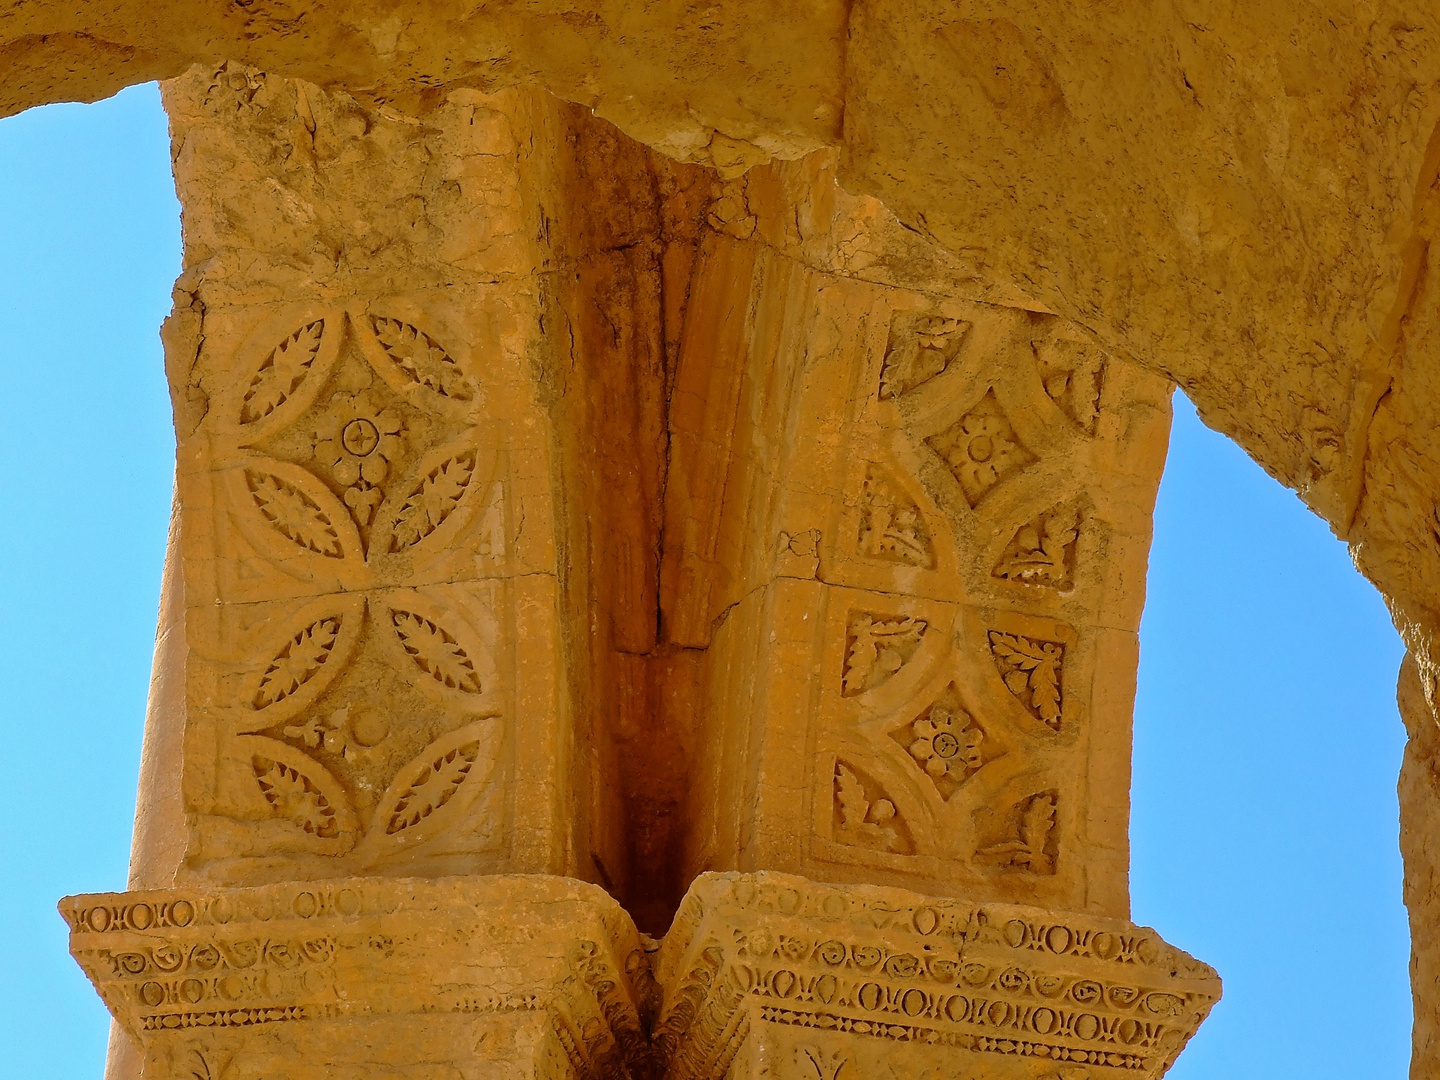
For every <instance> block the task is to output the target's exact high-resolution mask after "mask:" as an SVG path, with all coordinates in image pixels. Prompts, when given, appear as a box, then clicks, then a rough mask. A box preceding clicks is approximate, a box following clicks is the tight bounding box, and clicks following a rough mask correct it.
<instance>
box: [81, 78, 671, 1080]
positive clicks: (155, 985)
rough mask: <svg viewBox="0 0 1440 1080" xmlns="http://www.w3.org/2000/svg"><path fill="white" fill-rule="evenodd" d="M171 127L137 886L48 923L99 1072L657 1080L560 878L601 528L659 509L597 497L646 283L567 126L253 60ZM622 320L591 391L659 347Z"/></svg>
mask: <svg viewBox="0 0 1440 1080" xmlns="http://www.w3.org/2000/svg"><path fill="white" fill-rule="evenodd" d="M165 98H166V105H167V109H168V110H169V113H170V117H171V125H172V137H173V145H174V156H175V170H176V178H177V186H178V188H179V192H180V195H181V201H182V205H183V209H184V230H185V272H184V275H183V276H182V278H181V280H180V282H179V283H178V285H177V289H176V310H175V313H174V314H173V315H172V317H171V318H170V320H169V321H168V323H167V326H166V330H165V344H166V362H167V368H168V372H169V375H170V380H171V385H172V392H173V396H174V400H175V416H176V430H177V438H178V481H177V511H176V521H175V525H174V528H173V530H172V546H171V553H170V559H169V563H168V571H167V573H168V587H167V590H166V598H167V602H166V605H165V610H166V615H165V620H164V621H165V625H164V626H163V627H162V634H161V638H160V643H159V645H158V646H157V665H156V681H155V688H154V693H153V694H152V715H151V717H150V723H149V725H148V734H147V748H146V764H145V769H144V787H143V790H142V792H141V797H140V804H141V805H140V810H139V812H138V814H137V830H136V851H135V858H134V863H133V872H132V883H131V884H132V888H133V890H134V891H132V892H130V893H127V894H124V895H114V896H103V897H79V898H73V899H72V900H70V901H67V902H66V903H65V904H64V905H63V907H62V911H63V914H64V915H65V917H66V918H67V920H68V921H69V923H70V925H71V929H72V945H73V949H74V952H75V955H76V957H77V958H78V959H79V960H80V962H81V964H82V965H83V966H84V967H85V969H86V971H87V973H89V975H90V976H91V978H92V979H93V980H94V981H95V982H96V985H97V987H98V988H99V989H100V992H101V994H102V996H103V997H104V998H105V1000H106V1002H107V1004H108V1005H109V1006H110V1008H111V1010H112V1012H113V1013H114V1015H115V1017H116V1018H117V1020H118V1021H119V1022H120V1023H121V1024H122V1025H123V1028H124V1030H125V1033H126V1034H127V1035H128V1038H129V1040H130V1041H129V1042H128V1043H127V1042H126V1040H125V1039H124V1038H120V1039H117V1046H116V1053H115V1054H114V1055H113V1060H112V1076H115V1077H117V1078H118V1077H120V1076H124V1075H136V1062H135V1060H134V1054H133V1053H132V1051H136V1050H137V1048H138V1054H139V1055H140V1056H141V1057H143V1075H144V1076H146V1077H147V1078H153V1077H177V1078H185V1080H189V1078H191V1077H195V1076H201V1077H204V1078H205V1080H221V1078H222V1077H223V1078H225V1080H244V1078H248V1077H252V1076H254V1077H260V1076H264V1077H266V1078H267V1080H274V1078H275V1077H278V1076H297V1077H298V1076H309V1075H315V1074H317V1072H321V1073H325V1074H327V1075H347V1076H355V1077H357V1078H358V1077H361V1076H367V1077H368V1076H372V1075H373V1076H380V1075H389V1074H390V1072H391V1071H393V1070H395V1069H402V1068H403V1069H405V1070H406V1071H407V1075H427V1076H428V1075H434V1076H437V1077H438V1076H441V1075H444V1076H466V1077H471V1076H473V1077H480V1076H485V1077H490V1076H499V1075H514V1076H517V1077H518V1076H568V1075H592V1074H597V1075H619V1074H621V1073H624V1072H626V1071H627V1070H629V1069H630V1068H631V1066H634V1068H635V1069H637V1070H639V1071H640V1072H642V1073H643V1072H644V1071H645V1068H646V1065H645V1061H646V1058H645V1054H646V1053H647V1051H646V1047H645V1037H644V1034H643V1026H644V1024H643V1020H642V1013H643V1011H644V1008H645V1006H644V1003H643V1001H642V997H643V990H644V984H643V980H642V979H641V978H640V976H641V974H642V973H643V972H644V971H645V959H644V952H643V950H642V949H641V946H640V940H639V938H638V937H637V936H636V931H635V929H634V926H633V924H632V923H631V922H630V920H629V918H628V916H626V915H625V913H624V912H623V911H622V910H621V909H620V908H619V906H618V905H617V904H616V902H615V901H614V900H612V899H611V898H610V897H609V896H607V895H606V894H605V893H604V892H603V891H602V890H601V889H599V888H597V887H595V886H593V885H587V884H585V883H584V882H582V881H578V880H574V879H576V878H589V879H591V880H597V881H603V882H606V883H609V881H610V877H611V874H612V873H615V874H618V873H620V872H623V870H624V869H625V864H626V859H627V849H626V836H625V830H624V829H623V826H622V820H623V819H622V814H621V813H620V812H617V811H615V810H614V809H613V804H614V800H615V798H616V796H617V795H618V792H617V791H616V790H615V788H614V786H613V785H611V784H608V783H606V782H601V780H597V778H604V777H609V776H611V775H613V774H614V772H615V770H616V765H615V762H614V752H613V748H612V746H611V744H610V742H609V738H608V729H607V728H605V727H604V726H602V725H596V724H594V723H592V720H593V718H594V716H595V715H597V714H598V713H600V712H601V710H600V709H598V708H597V707H596V706H595V704H594V702H593V698H594V696H595V691H594V686H595V685H596V684H598V683H600V682H601V681H602V676H601V675H600V674H598V672H599V671H600V669H601V668H603V667H604V665H605V663H606V662H607V660H606V656H608V652H606V656H601V655H600V653H601V652H603V651H605V650H601V649H600V648H599V647H598V646H596V647H594V648H593V649H592V643H591V640H590V636H589V635H587V634H586V633H585V631H584V628H585V627H587V626H588V625H589V624H591V623H592V622H594V621H595V620H594V616H593V609H594V608H595V607H596V604H597V603H598V601H597V600H596V595H597V593H599V592H602V591H603V590H601V589H599V588H598V587H597V586H596V584H595V580H594V579H595V578H596V577H597V576H599V573H598V570H597V568H598V569H599V570H604V569H607V568H608V567H609V566H610V565H611V564H613V563H615V562H620V563H622V564H624V563H625V559H626V553H627V551H630V550H631V549H630V548H627V547H626V546H625V545H624V544H616V543H612V542H608V541H607V540H604V539H602V540H598V541H592V540H591V539H590V537H591V536H592V534H601V535H604V534H605V533H606V532H607V531H609V532H619V530H614V529H610V530H607V529H606V528H605V527H604V526H603V523H600V524H597V523H596V522H592V520H591V519H592V518H593V519H600V518H602V517H603V516H604V514H605V513H607V512H609V511H610V510H611V509H612V508H613V507H615V506H616V505H620V506H621V507H623V508H624V510H625V511H626V512H627V517H626V521H625V524H626V525H631V526H634V525H636V524H637V523H639V522H643V520H644V517H645V515H644V512H643V509H644V502H645V498H646V492H647V491H648V490H650V489H651V488H653V487H655V486H657V484H658V479H657V478H656V477H655V476H653V475H648V474H645V473H644V472H643V470H640V469H636V468H633V467H632V469H631V472H630V474H629V475H626V476H622V477H620V478H618V479H617V480H615V481H613V482H612V483H611V484H610V485H609V487H608V498H607V499H597V500H594V502H593V504H592V503H591V502H589V501H587V500H586V498H585V497H584V496H583V494H582V493H583V492H584V490H585V489H586V486H587V484H589V485H591V486H593V480H589V479H587V477H586V475H585V470H584V469H583V468H582V467H581V466H583V465H584V464H585V463H586V462H587V461H588V458H587V457H586V454H587V452H588V451H587V449H586V448H585V447H583V446H581V445H580V444H581V443H582V442H583V441H586V440H585V439H584V436H585V435H590V436H595V435H596V434H598V430H599V428H600V426H601V424H600V422H596V423H595V424H592V425H591V426H590V427H589V428H586V427H585V426H584V425H582V424H579V423H578V422H577V421H576V419H575V414H576V409H575V407H574V405H573V404H568V403H567V402H566V401H565V400H564V399H565V398H566V395H567V392H568V393H569V394H570V395H572V396H573V397H580V396H583V395H584V394H585V393H586V392H587V391H588V390H589V387H588V386H577V385H571V383H572V382H577V381H578V382H579V383H582V384H583V383H584V381H585V377H586V375H587V373H588V372H589V370H590V367H589V365H590V359H589V358H590V355H591V353H592V352H596V351H600V350H598V347H596V346H594V345H593V343H592V340H591V339H592V338H593V337H594V336H595V335H593V334H587V328H588V322H587V320H588V310H589V309H588V308H587V307H586V304H587V301H594V300H595V299H596V297H597V296H603V297H604V298H608V299H609V300H610V302H611V303H612V304H615V303H619V302H620V301H621V300H624V299H626V298H628V297H635V296H640V297H643V296H644V295H645V293H646V288H645V286H646V281H647V280H648V279H646V277H645V275H644V274H643V273H640V274H633V275H631V277H630V278H625V277H624V275H623V274H617V273H616V272H614V271H613V266H612V264H613V263H614V262H615V261H616V259H611V260H610V261H609V262H607V261H606V251H605V250H602V249H604V248H606V247H607V243H606V241H608V240H612V239H614V238H613V237H609V236H604V237H599V238H598V239H597V237H596V236H595V235H593V234H594V233H595V232H596V230H595V229H589V230H587V229H586V228H585V227H584V223H586V222H595V221H597V220H600V219H601V218H602V217H603V216H604V215H603V213H602V212H601V210H603V209H605V208H599V209H595V208H588V207H586V206H585V205H584V204H583V201H582V200H577V199H576V198H574V197H573V196H574V186H575V184H576V177H577V174H578V173H579V172H581V171H583V170H581V169H580V167H579V166H578V165H577V164H576V162H575V158H576V157H577V156H578V155H580V154H582V153H583V151H581V150H577V149H576V139H575V138H573V137H572V136H573V134H574V132H573V128H574V125H575V123H576V122H578V121H577V117H576V115H575V114H577V113H580V111H579V110H574V109H571V108H568V107H565V106H562V105H560V104H559V103H558V102H556V101H555V100H554V99H551V98H549V97H548V96H546V95H543V94H538V93H537V94H525V93H518V92H515V93H506V94H501V95H498V96H494V97H486V96H484V95H481V94H478V93H474V92H465V91H461V92H455V93H451V94H449V95H448V96H445V97H443V98H437V100H435V101H429V102H424V103H422V107H421V108H420V109H419V110H418V111H417V112H416V113H415V114H414V115H408V114H402V113H400V112H397V111H395V110H393V109H391V108H389V107H387V106H385V105H383V104H376V103H374V102H370V103H362V102H360V101H358V100H356V99H354V98H351V97H349V96H347V95H344V94H325V93H321V92H319V91H318V90H316V89H315V88H314V87H313V86H307V85H306V84H303V83H300V82H295V81H290V80H283V79H274V78H269V77H267V76H266V75H264V74H263V73H261V72H257V71H254V70H250V69H246V68H241V67H238V66H235V65H223V66H221V67H220V68H218V69H204V70H199V69H197V70H195V71H193V72H192V73H191V74H190V75H188V76H186V77H185V78H183V79H180V80H177V81H176V82H174V83H171V84H168V85H167V87H166V89H165ZM581 115H583V114H581ZM584 194H585V195H586V196H587V197H588V196H589V195H590V194H591V192H585V193H584ZM620 205H621V206H622V208H623V206H624V204H620ZM632 216H634V215H632ZM622 224H623V223H622ZM646 227H647V223H646V222H644V221H642V222H640V223H639V224H637V225H632V226H631V231H644V228H646ZM617 228H619V227H618V226H617ZM612 231H615V230H612ZM620 231H622V232H623V231H624V230H623V229H620ZM619 239H620V240H621V241H623V240H625V239H626V237H624V236H621V237H620V238H619ZM650 239H652V240H653V237H652V238H650ZM631 246H633V245H631ZM592 255H593V258H592V257H591V256H592ZM617 258H618V261H619V262H620V263H621V264H622V266H623V264H624V256H618V257H617ZM607 268H611V269H612V272H611V273H610V274H609V276H608V277H607V275H606V273H605V270H606V269H607ZM616 277H619V278H621V280H620V281H619V282H618V283H616V282H615V281H613V280H612V279H613V278H616ZM596 279H599V280H600V282H601V284H600V285H595V284H594V283H593V282H594V281H595V280H596ZM650 291H651V292H655V291H658V290H655V289H651V290H650ZM591 306H594V305H593V303H592V304H591ZM628 314H629V316H630V323H631V327H632V328H633V330H634V337H636V338H637V339H638V342H639V344H636V345H634V346H633V347H630V346H627V345H626V344H624V343H613V342H612V343H611V345H610V348H609V350H608V351H600V352H601V358H602V359H605V360H608V361H610V366H611V367H612V368H620V369H622V370H623V368H624V364H625V363H628V362H629V361H630V360H631V359H632V358H634V357H635V356H636V355H641V356H642V359H643V353H644V350H645V346H646V343H648V342H650V341H651V340H652V339H654V340H655V341H658V340H659V331H658V327H659V313H658V308H657V309H656V312H655V316H654V318H647V315H646V312H645V311H643V310H640V305H638V304H634V303H632V304H631V305H630V309H629V312H628ZM589 321H593V320H589ZM658 366H659V365H657V367H658ZM577 369H578V371H579V372H580V374H579V375H578V376H576V375H574V374H573V372H574V371H575V370H577ZM612 378H617V377H615V376H613V375H612ZM618 381H619V382H620V384H621V385H622V387H623V385H624V382H623V379H619V380H618ZM616 396H624V395H623V394H617V395H616ZM629 396H630V397H632V398H634V397H638V396H639V395H634V394H631V395H629ZM643 411H644V410H643V409H641V412H642V413H643ZM652 412H653V410H652ZM656 415H658V414H656ZM641 419H642V420H643V415H642V417H641ZM650 426H651V427H653V428H658V427H659V426H660V425H659V421H658V420H657V421H654V422H652V423H651V424H650ZM617 427H618V425H617ZM644 428H645V425H644V424H643V423H636V424H632V425H630V427H629V428H628V429H625V430H619V431H617V433H616V434H615V435H614V437H613V438H612V439H611V440H609V441H608V443H607V445H608V447H609V449H610V451H611V452H612V453H616V454H619V455H620V456H622V457H623V456H625V454H626V450H627V448H629V447H630V446H632V445H634V444H636V443H637V442H638V441H639V440H640V439H641V438H642V437H643V431H644ZM637 431H638V432H639V433H638V434H637ZM601 441H603V440H601ZM636 453H637V456H641V454H640V451H638V450H637V452H636ZM632 465H633V461H632ZM656 468H657V469H658V464H657V465H656ZM654 472H655V469H652V470H651V473H652V474H653V473H654ZM637 506H638V507H639V509H638V510H637V509H636V508H637ZM656 516H658V512H657V515H656ZM621 535H625V534H623V533H621ZM632 538H633V539H635V540H636V541H637V544H636V545H632V546H635V547H638V549H639V550H640V551H641V552H645V551H650V552H652V553H653V550H654V545H653V544H652V543H649V542H648V541H647V540H646V538H645V537H644V536H643V534H642V535H639V536H632ZM635 561H636V560H635V559H634V558H633V557H631V558H630V562H631V563H634V562H635ZM650 562H651V564H652V565H651V567H650V569H649V577H650V579H651V580H652V582H653V580H654V578H655V575H656V572H657V571H656V568H655V566H654V565H653V563H654V558H653V554H652V555H651V558H650ZM645 576H646V571H645V566H644V563H643V558H642V559H641V565H640V567H639V568H638V569H637V570H635V571H634V572H633V573H632V574H631V579H632V581H637V582H641V583H643V580H644V578H645ZM650 592H651V594H652V595H653V593H654V586H653V584H652V586H651V588H650ZM651 607H652V608H653V603H652V605H651ZM649 624H650V627H651V629H652V632H653V626H654V620H653V618H651V619H650V620H649ZM615 636H618V637H620V638H622V639H623V638H624V628H623V627H622V628H621V629H620V630H617V631H616V634H615ZM609 643H610V639H609V636H607V638H606V641H605V645H606V649H607V650H608V647H609ZM632 645H633V643H632ZM643 646H644V643H643V641H642V642H641V643H640V646H639V647H641V648H643ZM592 652H594V653H595V657H594V658H592V656H591V653H592ZM482 875H483V876H482ZM417 1070H418V1071H417ZM427 1070H429V1071H427Z"/></svg>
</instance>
